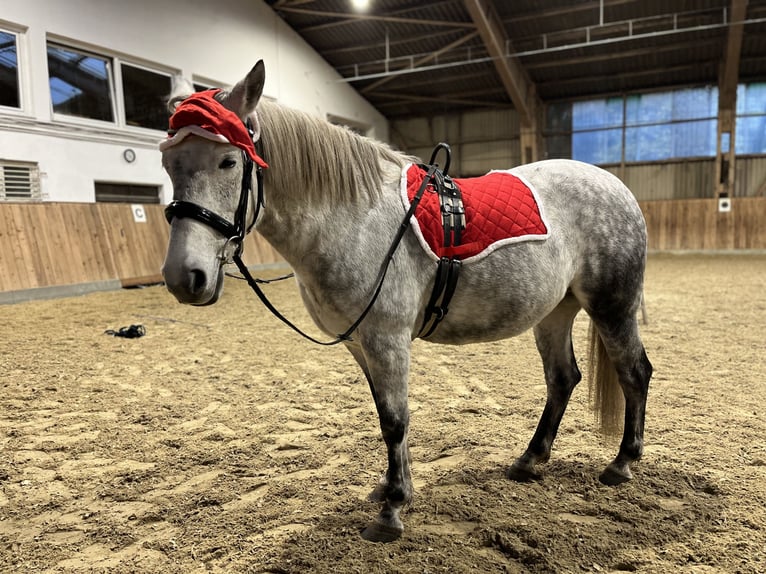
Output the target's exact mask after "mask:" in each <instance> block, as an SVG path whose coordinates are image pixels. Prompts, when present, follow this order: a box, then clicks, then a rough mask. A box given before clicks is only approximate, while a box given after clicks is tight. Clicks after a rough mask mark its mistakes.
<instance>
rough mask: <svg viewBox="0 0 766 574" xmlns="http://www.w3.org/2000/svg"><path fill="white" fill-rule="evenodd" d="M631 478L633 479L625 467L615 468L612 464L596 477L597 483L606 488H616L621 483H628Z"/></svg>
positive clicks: (628, 469)
mask: <svg viewBox="0 0 766 574" xmlns="http://www.w3.org/2000/svg"><path fill="white" fill-rule="evenodd" d="M631 478H633V475H632V474H631V472H630V468H629V467H628V466H627V465H625V466H624V467H617V466H615V465H612V464H610V465H609V466H607V467H606V468H605V469H604V472H602V473H601V474H600V475H599V477H598V479H599V481H601V483H602V484H606V485H607V486H617V485H618V484H622V483H623V482H628V481H629V480H630V479H631Z"/></svg>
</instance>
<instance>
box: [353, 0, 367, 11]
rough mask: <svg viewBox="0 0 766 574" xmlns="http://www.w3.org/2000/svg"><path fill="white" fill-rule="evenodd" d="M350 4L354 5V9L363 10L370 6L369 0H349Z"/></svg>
mask: <svg viewBox="0 0 766 574" xmlns="http://www.w3.org/2000/svg"><path fill="white" fill-rule="evenodd" d="M351 5H352V6H353V7H354V10H358V11H360V12H363V11H365V10H367V8H369V7H370V0H351Z"/></svg>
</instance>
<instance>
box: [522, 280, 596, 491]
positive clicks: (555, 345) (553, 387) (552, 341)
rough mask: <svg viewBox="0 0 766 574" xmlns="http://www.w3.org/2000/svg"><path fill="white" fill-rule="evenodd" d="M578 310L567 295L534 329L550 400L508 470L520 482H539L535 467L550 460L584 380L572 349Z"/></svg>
mask: <svg viewBox="0 0 766 574" xmlns="http://www.w3.org/2000/svg"><path fill="white" fill-rule="evenodd" d="M579 310H580V303H579V302H578V301H577V299H575V297H574V296H573V295H571V294H568V295H567V296H566V297H565V298H564V299H563V300H562V301H561V303H559V304H558V306H557V307H556V308H555V309H554V310H553V311H552V312H551V313H550V314H549V315H548V316H547V317H545V318H544V319H543V320H542V321H540V323H538V324H537V326H536V327H535V329H534V332H535V342H536V343H537V349H538V351H539V352H540V356H541V357H542V359H543V369H544V371H545V384H546V387H547V389H548V392H547V399H546V401H545V409H544V410H543V414H542V416H541V417H540V422H539V423H538V424H537V430H536V431H535V434H534V436H533V437H532V440H531V441H530V442H529V446H528V447H527V450H526V451H525V452H524V454H523V455H521V456H520V457H519V458H518V459H516V461H515V462H514V463H513V465H512V466H511V468H510V469H508V472H507V475H508V478H511V479H513V480H517V481H520V482H525V481H529V480H533V479H539V478H540V475H539V474H537V473H536V472H535V465H536V464H537V463H540V462H546V461H547V460H548V458H549V457H550V454H551V447H552V445H553V440H554V439H555V438H556V433H557V432H558V429H559V424H560V423H561V418H562V417H563V416H564V411H565V410H566V407H567V404H568V403H569V397H570V396H571V395H572V391H573V390H574V388H575V386H576V385H577V383H579V382H580V379H581V378H582V376H581V375H580V370H579V369H578V368H577V362H576V360H575V356H574V350H573V348H572V323H573V321H574V318H575V315H577V313H578V311H579Z"/></svg>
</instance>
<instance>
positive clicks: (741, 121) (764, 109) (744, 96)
mask: <svg viewBox="0 0 766 574" xmlns="http://www.w3.org/2000/svg"><path fill="white" fill-rule="evenodd" d="M734 145H735V148H734V149H735V151H736V152H737V153H738V154H755V153H758V154H762V153H766V83H757V84H747V85H745V84H740V85H739V86H738V87H737V135H736V142H735V144H734Z"/></svg>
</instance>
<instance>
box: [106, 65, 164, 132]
mask: <svg viewBox="0 0 766 574" xmlns="http://www.w3.org/2000/svg"><path fill="white" fill-rule="evenodd" d="M117 63H118V67H119V90H118V91H119V95H120V98H119V100H120V101H119V109H120V119H121V121H122V125H121V126H120V127H123V128H125V129H127V130H141V131H144V132H146V131H151V132H165V131H166V130H167V126H165V127H164V128H157V129H155V128H148V127H146V126H134V125H131V124H129V123H128V116H127V109H126V105H125V104H126V102H125V95H126V92H125V83H124V81H123V75H122V70H123V66H130V67H131V68H135V69H137V70H143V71H145V72H151V73H152V74H157V75H158V76H166V77H167V78H168V80H169V86H168V93H167V94H165V96H169V95H170V90H172V89H173V73H171V72H168V71H167V70H161V69H158V68H156V67H152V66H147V65H144V64H139V63H137V62H135V61H133V60H130V59H128V58H122V59H119V60H117ZM161 109H162V110H163V111H167V108H166V107H165V106H162V108H161Z"/></svg>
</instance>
